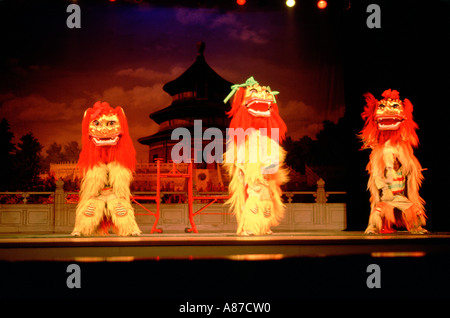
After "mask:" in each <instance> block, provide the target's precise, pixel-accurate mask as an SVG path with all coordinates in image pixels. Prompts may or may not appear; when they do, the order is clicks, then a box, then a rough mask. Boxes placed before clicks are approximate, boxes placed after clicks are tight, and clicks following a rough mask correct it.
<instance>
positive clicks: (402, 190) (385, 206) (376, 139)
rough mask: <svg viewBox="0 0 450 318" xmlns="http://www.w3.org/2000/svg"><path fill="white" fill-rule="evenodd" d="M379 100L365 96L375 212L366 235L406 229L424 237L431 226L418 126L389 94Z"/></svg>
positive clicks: (401, 103)
mask: <svg viewBox="0 0 450 318" xmlns="http://www.w3.org/2000/svg"><path fill="white" fill-rule="evenodd" d="M382 96H383V99H382V100H377V99H376V98H375V97H374V96H373V95H372V94H370V93H367V94H365V95H364V97H365V100H366V106H365V108H364V112H363V113H362V115H361V116H362V118H363V119H364V120H365V125H364V128H363V130H362V131H361V135H360V138H361V140H362V142H363V147H362V149H366V148H371V149H372V152H371V154H370V161H369V163H368V165H367V171H368V173H369V181H368V186H367V188H368V190H369V191H370V194H371V197H370V202H371V212H370V217H369V224H368V226H367V229H366V231H365V233H366V234H375V233H392V232H394V231H395V230H396V229H399V228H401V227H404V228H406V229H407V230H408V231H409V232H411V233H419V234H423V233H426V232H427V231H426V230H425V229H424V228H423V226H425V224H426V215H425V211H424V203H425V202H424V200H423V199H422V198H421V197H420V195H419V188H420V186H421V184H422V181H423V175H422V170H423V169H422V166H421V165H420V163H419V161H418V160H417V158H416V157H415V156H414V151H413V147H417V145H418V144H419V140H418V137H417V134H416V129H417V124H416V123H415V122H414V120H413V116H412V112H413V105H412V104H411V102H410V101H409V100H408V99H406V98H405V99H404V100H403V101H402V100H401V99H400V96H399V92H398V91H396V90H391V89H388V90H386V91H384V93H383V94H382Z"/></svg>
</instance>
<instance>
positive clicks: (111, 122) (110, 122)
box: [108, 120, 116, 127]
mask: <svg viewBox="0 0 450 318" xmlns="http://www.w3.org/2000/svg"><path fill="white" fill-rule="evenodd" d="M115 124H116V122H115V121H114V120H110V121H109V122H108V126H110V127H111V126H114V125H115Z"/></svg>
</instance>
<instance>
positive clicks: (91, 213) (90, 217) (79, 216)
mask: <svg viewBox="0 0 450 318" xmlns="http://www.w3.org/2000/svg"><path fill="white" fill-rule="evenodd" d="M104 209H105V202H104V201H102V200H97V199H88V200H85V201H83V202H80V204H79V205H78V207H77V211H76V218H75V227H74V229H73V231H72V235H73V236H81V235H86V236H89V235H92V234H94V233H95V232H96V231H97V228H98V226H99V225H100V223H101V221H102V219H103V216H104V213H103V212H104Z"/></svg>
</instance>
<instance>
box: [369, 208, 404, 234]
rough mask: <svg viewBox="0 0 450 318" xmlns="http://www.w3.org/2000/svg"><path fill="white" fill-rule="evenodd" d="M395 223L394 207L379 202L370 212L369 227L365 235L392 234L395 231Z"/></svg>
mask: <svg viewBox="0 0 450 318" xmlns="http://www.w3.org/2000/svg"><path fill="white" fill-rule="evenodd" d="M395 223H396V222H395V216H394V207H393V206H391V205H389V204H387V203H386V202H379V203H378V204H377V205H375V207H374V208H373V209H372V211H371V212H370V216H369V225H368V226H367V228H366V230H365V232H364V233H365V234H377V233H392V232H394V231H395V230H394V229H393V228H392V225H393V224H395Z"/></svg>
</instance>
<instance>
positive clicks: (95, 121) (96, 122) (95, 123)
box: [92, 120, 100, 126]
mask: <svg viewBox="0 0 450 318" xmlns="http://www.w3.org/2000/svg"><path fill="white" fill-rule="evenodd" d="M92 123H93V124H94V126H98V125H100V122H99V121H98V120H94V121H93V122H92Z"/></svg>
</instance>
